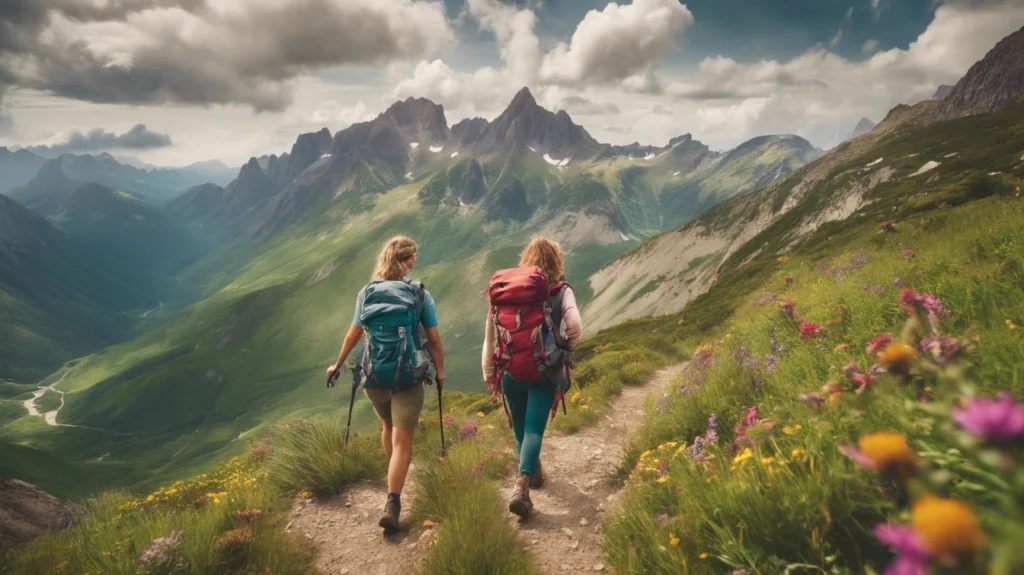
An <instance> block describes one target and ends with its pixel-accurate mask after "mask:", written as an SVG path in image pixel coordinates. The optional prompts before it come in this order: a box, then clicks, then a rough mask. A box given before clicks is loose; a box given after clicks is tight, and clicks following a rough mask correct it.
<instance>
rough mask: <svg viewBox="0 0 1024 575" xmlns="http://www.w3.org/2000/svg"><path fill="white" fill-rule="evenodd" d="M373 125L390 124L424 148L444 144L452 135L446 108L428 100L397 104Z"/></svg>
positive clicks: (406, 101)
mask: <svg viewBox="0 0 1024 575" xmlns="http://www.w3.org/2000/svg"><path fill="white" fill-rule="evenodd" d="M373 123H376V124H389V125H390V126H392V127H394V128H396V129H397V130H398V131H399V132H401V133H402V135H403V136H405V138H406V139H407V140H408V141H409V143H411V142H416V143H418V144H420V145H422V146H426V145H429V144H436V143H443V142H444V141H446V140H447V139H448V136H449V134H450V133H451V132H450V131H449V130H448V120H447V119H446V118H445V116H444V107H443V106H441V105H440V104H435V103H433V102H431V101H430V100H427V99H426V98H408V99H407V100H404V101H402V102H395V103H394V104H392V105H391V107H389V108H388V109H387V110H385V111H384V113H383V114H381V115H379V116H377V118H376V119H375V120H373Z"/></svg>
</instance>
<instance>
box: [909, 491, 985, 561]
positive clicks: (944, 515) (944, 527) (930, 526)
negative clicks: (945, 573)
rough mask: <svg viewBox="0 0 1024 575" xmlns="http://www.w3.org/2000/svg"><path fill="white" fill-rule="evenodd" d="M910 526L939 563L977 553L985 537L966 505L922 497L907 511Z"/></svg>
mask: <svg viewBox="0 0 1024 575" xmlns="http://www.w3.org/2000/svg"><path fill="white" fill-rule="evenodd" d="M910 523H911V525H913V527H914V532H915V533H916V534H917V536H918V537H920V539H921V542H922V543H924V546H925V548H927V549H928V551H930V552H931V553H932V554H934V555H937V556H939V557H941V558H943V559H949V558H954V557H956V556H958V555H963V554H967V553H971V552H973V551H976V550H978V549H979V548H980V547H981V546H982V545H983V544H984V543H985V533H984V532H982V530H981V525H980V524H979V523H978V518H977V517H976V516H975V515H974V511H973V510H972V509H971V507H970V506H969V505H967V504H966V503H964V502H962V501H957V500H955V499H943V498H941V497H936V496H934V495H925V496H923V497H921V498H920V499H918V500H917V501H915V502H914V504H913V505H911V507H910Z"/></svg>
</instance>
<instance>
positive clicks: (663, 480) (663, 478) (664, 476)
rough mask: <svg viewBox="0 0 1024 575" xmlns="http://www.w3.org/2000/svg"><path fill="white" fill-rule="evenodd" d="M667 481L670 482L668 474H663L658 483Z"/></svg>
mask: <svg viewBox="0 0 1024 575" xmlns="http://www.w3.org/2000/svg"><path fill="white" fill-rule="evenodd" d="M667 482H668V475H662V476H661V477H659V478H658V483H667Z"/></svg>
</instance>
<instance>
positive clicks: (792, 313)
mask: <svg viewBox="0 0 1024 575" xmlns="http://www.w3.org/2000/svg"><path fill="white" fill-rule="evenodd" d="M779 309H780V310H782V313H784V314H786V315H788V316H789V317H796V304H794V303H793V300H789V299H787V300H786V301H784V302H782V303H780V304H779Z"/></svg>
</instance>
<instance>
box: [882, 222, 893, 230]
mask: <svg viewBox="0 0 1024 575" xmlns="http://www.w3.org/2000/svg"><path fill="white" fill-rule="evenodd" d="M882 231H883V232H895V231H896V220H886V221H884V222H882Z"/></svg>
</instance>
